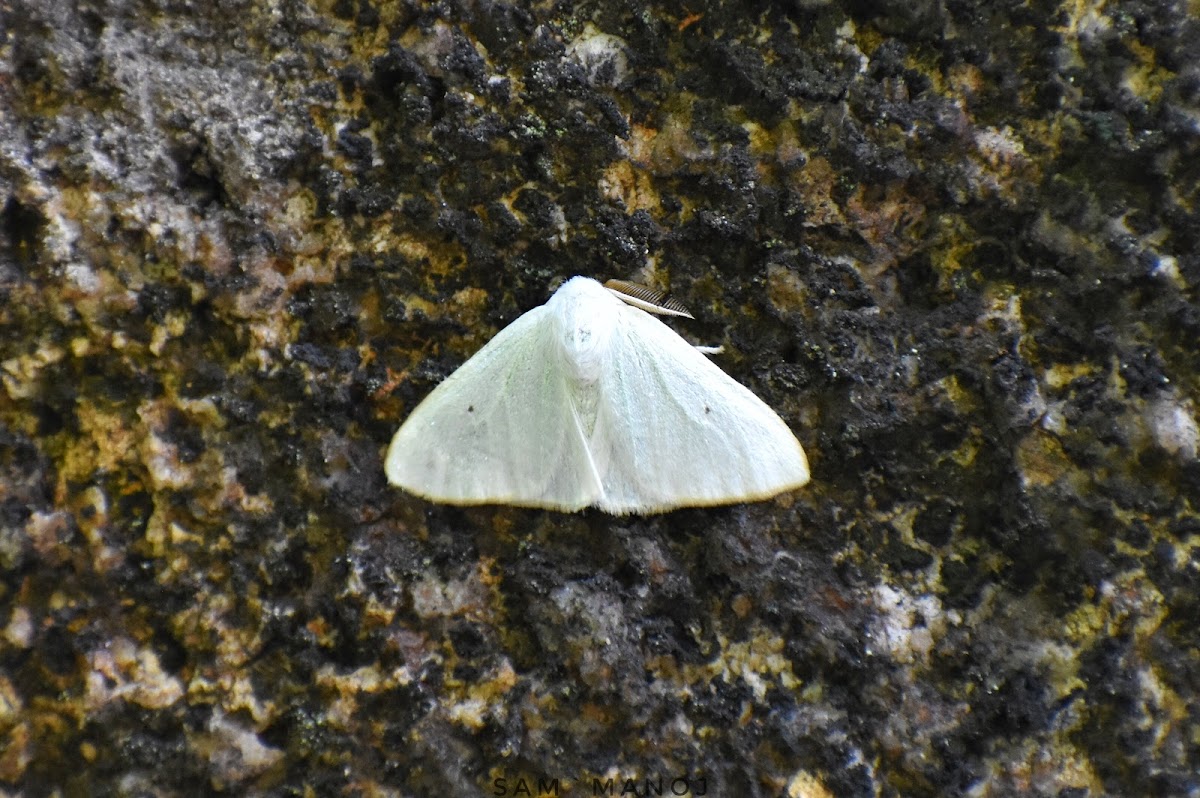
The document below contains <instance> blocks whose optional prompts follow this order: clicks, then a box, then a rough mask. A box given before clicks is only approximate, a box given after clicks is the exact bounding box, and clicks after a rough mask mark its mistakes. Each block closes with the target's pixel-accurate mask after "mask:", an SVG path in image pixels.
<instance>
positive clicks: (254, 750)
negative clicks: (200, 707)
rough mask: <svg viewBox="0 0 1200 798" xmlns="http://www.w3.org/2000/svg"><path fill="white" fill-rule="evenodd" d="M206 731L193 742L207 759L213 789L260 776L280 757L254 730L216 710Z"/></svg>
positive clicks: (280, 758)
mask: <svg viewBox="0 0 1200 798" xmlns="http://www.w3.org/2000/svg"><path fill="white" fill-rule="evenodd" d="M206 731H207V733H206V734H202V735H198V736H197V738H196V739H195V740H193V743H194V745H195V748H196V750H197V752H198V753H199V754H200V755H201V756H204V757H205V758H206V759H207V760H208V764H209V772H210V774H211V777H212V785H213V787H214V788H216V789H217V790H223V789H226V788H228V787H229V786H231V785H234V784H239V783H241V782H243V781H246V780H247V779H251V778H254V777H255V776H259V775H262V774H263V773H265V772H266V771H268V770H270V769H271V768H272V767H274V766H275V765H277V764H278V763H280V762H281V761H282V760H283V757H284V754H283V751H280V750H279V749H277V748H271V747H270V746H268V745H265V744H264V743H263V741H262V740H261V739H260V738H259V736H258V734H257V733H256V732H255V731H254V729H252V728H250V727H248V726H245V725H243V724H241V723H239V722H237V721H235V720H233V719H231V718H228V717H226V716H225V714H224V713H222V712H220V711H217V712H214V713H213V715H212V717H211V718H209V721H208V727H207V730H206Z"/></svg>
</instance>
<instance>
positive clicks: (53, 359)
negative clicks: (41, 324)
mask: <svg viewBox="0 0 1200 798" xmlns="http://www.w3.org/2000/svg"><path fill="white" fill-rule="evenodd" d="M65 355H66V352H65V351H64V350H63V348H62V347H60V346H58V345H56V344H52V343H50V342H48V341H42V342H41V343H40V344H39V345H38V348H37V349H35V350H34V351H33V352H30V353H27V354H24V355H19V356H17V357H12V358H9V359H7V360H5V361H4V362H3V363H0V369H2V370H3V374H2V375H0V376H2V378H3V381H4V389H5V391H6V392H7V393H8V395H9V398H11V399H29V398H32V397H34V396H36V395H38V394H39V393H40V392H41V391H42V385H41V381H40V379H39V377H40V375H41V373H42V371H43V370H44V369H45V368H46V367H47V366H50V365H53V364H55V363H57V362H59V361H60V360H62V359H63V357H64V356H65ZM31 432H32V431H31Z"/></svg>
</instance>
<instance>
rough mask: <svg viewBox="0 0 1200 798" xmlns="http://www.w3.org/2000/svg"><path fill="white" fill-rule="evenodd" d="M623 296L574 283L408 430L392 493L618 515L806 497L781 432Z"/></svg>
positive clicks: (496, 344) (459, 378)
mask: <svg viewBox="0 0 1200 798" xmlns="http://www.w3.org/2000/svg"><path fill="white" fill-rule="evenodd" d="M616 290H623V289H620V288H618V289H616ZM616 290H609V289H607V288H605V287H604V286H602V285H601V284H600V283H598V282H596V281H595V280H591V279H588V278H586V277H574V278H572V279H571V280H569V281H567V282H566V283H565V284H564V285H563V286H562V287H561V288H559V289H558V291H556V292H555V294H554V296H552V297H551V298H550V301H549V302H547V303H546V304H545V305H542V306H541V307H537V308H534V309H533V310H531V311H529V312H528V313H526V314H525V315H523V316H521V317H520V318H519V319H517V320H516V321H514V322H513V323H512V324H510V325H509V326H508V327H506V328H504V329H503V330H501V331H500V333H499V334H498V335H496V337H495V338H493V339H492V340H491V341H489V342H488V343H487V345H486V346H484V347H483V348H482V349H480V350H479V352H477V353H476V354H475V356H474V357H472V358H470V359H469V360H468V361H467V362H466V363H464V364H463V365H462V366H461V367H460V368H459V369H458V370H457V371H455V372H454V373H453V374H451V375H450V376H449V377H448V378H447V379H446V380H445V381H444V382H443V383H442V384H441V385H439V386H438V387H437V388H435V389H434V390H433V392H432V393H430V394H429V396H427V397H426V398H425V400H424V401H423V402H421V403H420V404H419V405H418V406H417V408H416V410H414V411H413V412H412V415H410V416H409V417H408V419H407V420H406V421H405V422H404V424H402V425H401V427H400V429H399V430H398V431H397V432H396V435H395V437H393V438H392V443H391V446H389V447H388V452H387V459H386V462H385V464H384V470H385V471H386V472H387V478H388V482H390V483H391V484H393V485H397V486H399V487H401V488H404V489H405V490H407V491H410V492H411V493H415V494H417V495H418V496H424V497H425V498H427V499H432V500H433V501H438V502H446V503H449V504H512V505H521V506H527V507H544V508H548V509H553V510H563V511H576V510H581V509H583V508H585V507H598V508H600V509H601V510H604V511H605V512H609V513H615V514H625V513H658V512H663V511H666V510H670V509H673V508H676V507H687V506H702V505H714V504H729V503H733V502H742V501H757V500H760V499H766V498H769V497H771V496H774V495H775V494H777V493H780V492H782V491H785V490H790V489H792V488H798V487H800V486H801V485H803V484H805V483H806V482H808V461H807V459H806V458H805V456H804V450H803V449H802V448H801V447H800V442H799V441H797V440H796V437H795V436H794V435H793V434H792V431H791V430H790V429H788V426H787V424H785V423H784V422H783V419H781V418H780V417H779V416H778V415H776V414H775V411H773V410H771V408H769V407H767V405H766V404H764V403H763V402H762V400H760V399H759V398H758V397H756V396H755V395H754V394H752V393H751V392H750V391H749V390H747V389H746V388H745V387H743V386H742V385H741V384H739V383H738V382H736V381H735V380H733V379H732V378H731V377H729V376H728V375H727V374H725V372H723V371H721V369H719V368H717V367H716V366H715V365H713V364H712V363H711V362H709V361H708V359H707V358H705V357H704V355H702V354H701V353H700V352H698V351H697V350H696V349H695V348H694V347H692V346H691V344H689V343H688V342H687V341H685V340H683V339H682V338H680V337H679V335H677V334H676V333H675V332H674V331H673V330H671V329H670V328H669V327H667V326H666V325H665V324H663V323H662V322H660V321H659V320H658V319H656V318H654V317H653V316H651V315H649V314H648V313H646V312H645V311H643V310H641V309H639V308H638V307H635V306H633V305H630V304H626V302H623V301H622V300H621V299H620V298H619V297H621V296H623V294H620V293H617V292H616ZM641 299H642V300H643V301H645V297H644V296H643V297H641ZM644 306H645V305H643V307H644ZM685 312H686V311H685Z"/></svg>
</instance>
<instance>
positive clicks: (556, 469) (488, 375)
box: [384, 306, 600, 510]
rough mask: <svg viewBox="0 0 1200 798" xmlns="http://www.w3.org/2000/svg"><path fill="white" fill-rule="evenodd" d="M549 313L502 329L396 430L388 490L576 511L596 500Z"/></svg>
mask: <svg viewBox="0 0 1200 798" xmlns="http://www.w3.org/2000/svg"><path fill="white" fill-rule="evenodd" d="M552 326H553V325H552V324H551V320H550V319H549V318H548V317H547V314H546V311H545V306H542V307H539V308H534V309H533V310H531V311H529V312H528V313H526V314H524V315H523V316H521V317H520V318H519V319H517V320H516V321H515V322H513V323H512V324H510V325H509V326H508V327H506V328H504V329H503V330H501V331H500V332H499V333H498V334H497V335H496V336H495V337H494V338H493V339H492V340H491V341H489V342H488V343H487V344H486V345H485V346H484V347H483V348H482V349H480V350H479V351H478V352H477V353H476V354H475V355H474V356H473V357H471V358H470V359H469V360H467V362H466V363H464V364H463V365H462V366H461V367H459V369H458V370H457V371H455V372H454V373H453V374H451V375H450V376H449V377H447V378H446V380H445V381H443V382H442V383H441V384H440V385H438V386H437V387H436V388H434V389H433V391H432V392H431V393H430V394H429V396H427V397H426V398H425V400H424V401H422V402H421V403H420V404H419V405H418V406H417V408H416V409H415V410H413V412H412V414H411V415H410V416H409V417H408V418H407V419H406V420H405V422H404V423H403V424H402V425H401V426H400V429H399V430H397V432H396V434H395V436H394V437H393V438H392V442H391V445H390V446H389V447H388V452H387V457H386V460H385V462H384V470H385V472H386V473H387V478H388V482H390V483H391V484H393V485H396V486H399V487H401V488H404V489H405V490H407V491H409V492H411V493H415V494H417V495H419V496H423V497H425V498H427V499H432V500H434V501H439V502H446V503H450V504H513V505H524V506H532V507H546V508H551V509H557V510H578V509H581V508H583V507H586V506H588V505H590V504H592V503H593V502H595V500H596V498H597V497H598V496H599V495H600V480H599V477H598V476H597V473H596V470H595V467H594V465H593V463H592V460H591V457H590V456H589V454H588V449H587V444H586V441H585V439H584V435H583V431H582V428H581V426H580V423H579V418H578V414H577V413H576V410H575V405H574V401H575V399H576V397H577V396H578V393H579V390H578V388H577V387H576V386H573V385H572V381H571V378H570V376H569V375H568V374H567V370H566V365H565V364H564V363H563V362H562V353H561V351H560V348H559V347H558V346H557V342H556V341H555V340H554V334H553V329H552Z"/></svg>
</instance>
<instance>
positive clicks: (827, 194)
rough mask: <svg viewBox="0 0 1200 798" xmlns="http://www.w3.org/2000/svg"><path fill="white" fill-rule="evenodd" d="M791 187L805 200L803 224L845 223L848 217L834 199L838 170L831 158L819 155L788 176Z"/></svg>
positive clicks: (810, 225) (820, 225)
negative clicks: (829, 159)
mask: <svg viewBox="0 0 1200 798" xmlns="http://www.w3.org/2000/svg"><path fill="white" fill-rule="evenodd" d="M788 179H789V182H790V183H791V186H792V189H793V190H794V191H795V192H796V193H797V194H798V195H799V196H800V199H801V201H802V202H803V203H804V226H805V227H822V226H825V225H833V226H838V225H843V224H845V223H846V219H845V217H844V216H843V214H842V209H841V208H840V207H839V206H838V204H837V201H836V200H835V199H834V198H833V194H834V189H835V188H836V186H837V183H838V173H837V172H836V171H835V170H834V168H833V166H832V165H831V164H830V163H829V161H828V160H826V159H825V158H823V157H821V156H817V157H815V158H813V159H812V160H810V161H809V162H808V163H807V164H805V165H804V168H803V169H797V170H795V171H793V172H792V173H791V174H790V175H789V176H788Z"/></svg>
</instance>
